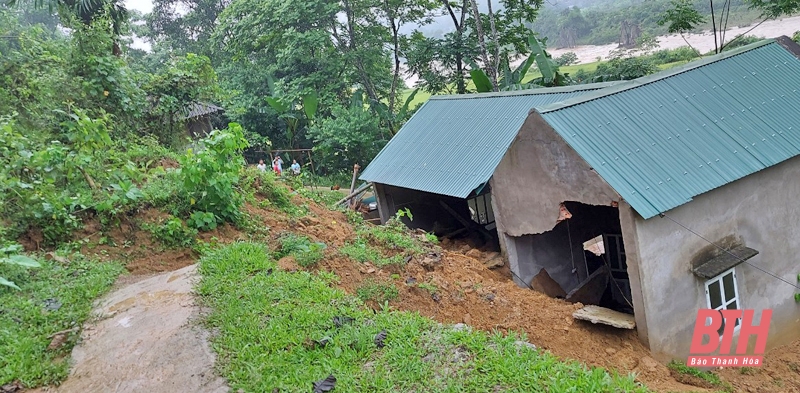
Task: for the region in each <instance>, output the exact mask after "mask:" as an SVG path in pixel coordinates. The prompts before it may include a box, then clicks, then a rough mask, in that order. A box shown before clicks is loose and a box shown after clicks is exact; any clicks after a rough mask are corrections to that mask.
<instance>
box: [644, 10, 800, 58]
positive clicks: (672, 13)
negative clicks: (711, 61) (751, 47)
mask: <svg viewBox="0 0 800 393" xmlns="http://www.w3.org/2000/svg"><path fill="white" fill-rule="evenodd" d="M731 2H732V0H725V1H720V0H717V1H716V2H715V1H714V0H708V4H709V7H710V11H711V28H712V32H713V33H714V52H715V53H720V52H722V51H723V50H725V48H726V47H727V46H728V45H730V44H731V43H733V42H735V41H737V40H739V39H741V38H742V37H744V36H746V35H747V34H748V33H750V32H751V31H753V29H755V28H756V27H758V26H760V25H761V24H762V23H764V22H766V21H767V20H770V19H775V18H778V17H781V16H783V15H791V14H795V13H797V12H800V0H744V2H745V3H746V4H747V5H748V7H749V8H750V9H753V10H758V11H760V12H761V18H762V19H761V21H760V22H758V23H756V24H755V25H754V26H753V27H751V28H750V29H748V30H747V31H745V32H744V33H742V34H739V35H737V36H736V37H734V38H733V39H731V40H729V41H727V42H726V41H725V39H726V33H727V29H728V20H729V16H730V12H731ZM720 3H722V5H720ZM702 21H703V19H702V17H701V16H700V14H699V12H698V11H697V10H696V9H694V7H693V5H692V4H690V3H689V2H688V0H675V1H673V3H672V5H671V8H669V9H668V10H667V11H665V12H664V13H663V14H662V17H661V19H660V20H659V24H662V25H663V24H667V23H668V24H669V29H670V31H674V32H685V31H689V30H693V29H695V28H696V27H697V25H698V24H699V23H701V22H702Z"/></svg>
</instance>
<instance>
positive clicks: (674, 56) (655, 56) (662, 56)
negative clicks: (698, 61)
mask: <svg viewBox="0 0 800 393" xmlns="http://www.w3.org/2000/svg"><path fill="white" fill-rule="evenodd" d="M697 57H700V54H699V53H697V51H695V50H694V49H692V48H690V47H688V46H682V47H680V48H675V49H662V50H658V51H655V52H653V53H652V54H651V55H649V56H646V58H647V59H648V60H649V61H651V62H653V64H656V65H661V64H669V63H675V62H678V61H691V60H692V59H695V58H697Z"/></svg>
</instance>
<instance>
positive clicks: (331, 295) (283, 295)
mask: <svg viewBox="0 0 800 393" xmlns="http://www.w3.org/2000/svg"><path fill="white" fill-rule="evenodd" d="M199 271H200V274H201V275H202V278H201V281H200V284H199V286H198V292H199V294H200V296H201V297H202V299H203V302H204V303H205V304H206V305H207V306H209V307H210V309H211V313H210V315H209V316H208V319H207V324H208V325H209V327H211V328H213V329H215V330H218V331H219V334H218V335H217V336H216V337H215V338H214V339H213V347H214V349H215V350H216V351H217V353H218V354H219V356H218V361H219V370H220V372H221V373H222V375H223V376H225V377H226V378H227V379H228V381H229V383H230V385H231V388H232V389H233V390H239V389H242V390H244V391H253V392H256V391H257V392H262V391H263V392H270V391H273V390H274V389H278V390H280V391H287V392H303V391H307V390H308V389H309V387H310V386H311V384H312V383H313V382H316V381H319V380H322V379H325V378H326V377H328V376H329V375H331V374H332V375H333V376H334V377H335V378H336V388H335V391H336V392H363V391H370V392H390V391H426V392H442V391H452V392H456V391H492V390H495V389H497V388H498V387H499V388H500V389H503V390H509V391H530V390H535V389H545V390H547V391H569V390H575V391H581V392H589V391H595V392H599V391H625V392H645V391H646V390H645V389H644V388H642V387H640V386H638V385H637V384H636V383H635V382H634V381H633V378H632V377H621V376H618V375H614V374H609V373H607V372H606V371H604V370H602V369H597V368H593V369H587V368H586V367H584V366H581V365H579V364H577V363H572V362H561V361H559V360H557V359H556V358H555V357H553V356H552V355H550V354H549V353H546V352H541V351H537V350H532V349H529V348H527V347H525V346H520V345H519V344H517V341H518V340H523V341H524V340H525V337H524V336H519V335H517V334H513V333H512V334H509V335H501V334H487V333H484V332H481V331H469V330H460V331H456V330H453V329H450V328H447V327H444V326H441V325H438V324H436V323H434V322H432V321H431V320H429V319H426V318H423V317H420V316H419V315H416V314H412V313H406V312H397V311H391V310H388V309H384V310H381V311H378V312H376V313H373V311H371V310H369V309H368V308H366V307H364V305H363V303H362V302H361V301H360V300H358V299H357V298H355V297H352V296H348V295H346V294H345V293H344V292H342V291H341V290H338V289H334V288H331V286H330V284H331V280H332V279H333V278H332V277H330V275H323V274H312V273H309V272H296V273H288V272H285V271H281V270H279V269H278V268H277V267H276V265H275V263H274V262H272V261H271V260H270V257H269V252H268V251H267V250H266V249H265V248H264V246H261V245H259V244H254V243H236V244H232V245H229V246H226V247H224V248H221V249H219V250H216V251H213V252H211V253H210V254H208V255H206V256H205V257H204V258H203V259H202V260H201V261H200V267H199ZM382 332H385V338H383V339H381V337H378V336H379V335H380V333H382ZM381 336H382V335H381ZM376 338H378V339H377V340H376Z"/></svg>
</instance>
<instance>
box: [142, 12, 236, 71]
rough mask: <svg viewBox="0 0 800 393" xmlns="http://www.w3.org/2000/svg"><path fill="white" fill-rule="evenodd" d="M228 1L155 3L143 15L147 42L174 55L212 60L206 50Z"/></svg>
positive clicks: (212, 56)
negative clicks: (190, 55) (191, 54)
mask: <svg viewBox="0 0 800 393" xmlns="http://www.w3.org/2000/svg"><path fill="white" fill-rule="evenodd" d="M229 4H230V1H229V0H155V1H153V11H152V12H151V13H150V14H148V15H147V17H146V23H147V27H148V30H149V37H148V38H149V39H150V41H151V43H152V44H153V45H154V46H155V45H161V46H165V47H166V48H168V49H169V50H170V51H174V52H177V53H178V54H186V53H196V54H201V55H205V56H207V57H209V58H211V59H212V60H215V59H214V54H215V51H213V50H212V49H213V48H212V47H211V46H210V42H211V36H212V34H213V33H214V28H215V26H216V25H217V19H218V18H219V15H220V14H221V13H222V11H223V10H224V9H225V7H227V6H228V5H229Z"/></svg>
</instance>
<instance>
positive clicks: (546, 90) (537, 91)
mask: <svg viewBox="0 0 800 393" xmlns="http://www.w3.org/2000/svg"><path fill="white" fill-rule="evenodd" d="M620 83H623V81H611V82H598V83H587V84H583V85H571V86H558V87H541V88H534V89H524V90H512V91H499V92H489V93H472V94H442V95H432V96H431V97H430V98H428V100H469V99H476V98H499V97H514V96H531V95H543V94H558V93H570V92H575V91H584V90H599V89H604V88H607V87H611V86H614V85H618V84H620Z"/></svg>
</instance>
